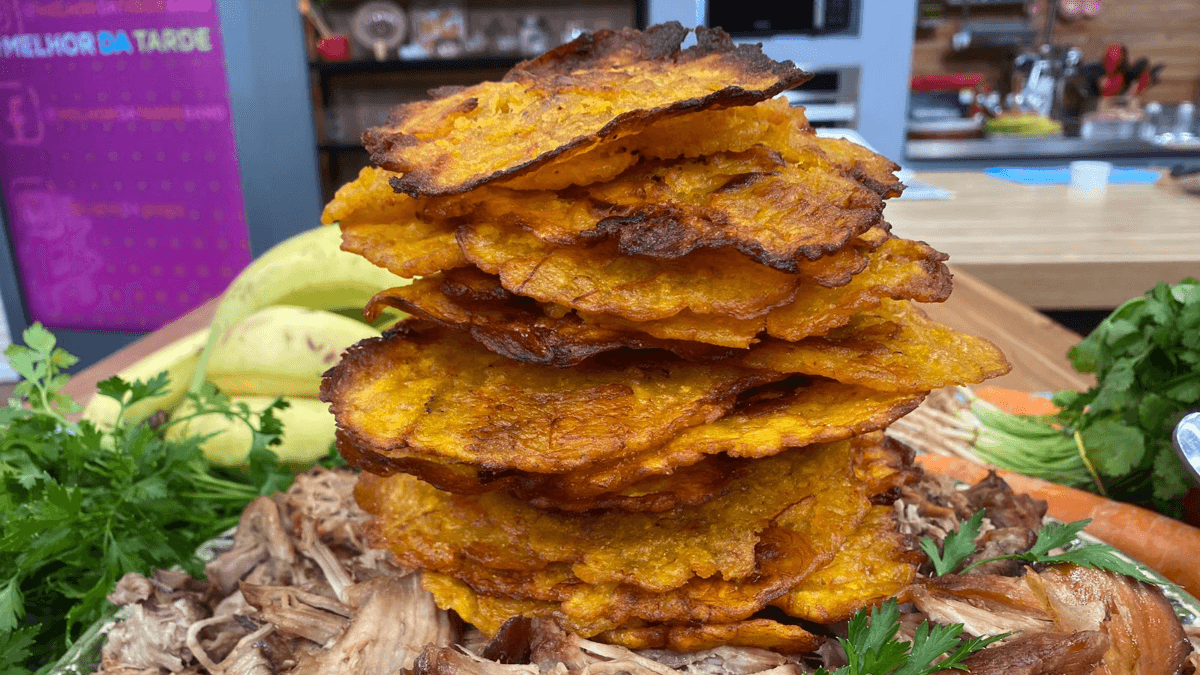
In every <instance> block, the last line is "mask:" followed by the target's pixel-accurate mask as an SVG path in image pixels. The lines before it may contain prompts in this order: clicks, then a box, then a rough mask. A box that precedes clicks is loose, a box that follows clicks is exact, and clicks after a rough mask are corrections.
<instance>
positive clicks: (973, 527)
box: [921, 510, 1162, 584]
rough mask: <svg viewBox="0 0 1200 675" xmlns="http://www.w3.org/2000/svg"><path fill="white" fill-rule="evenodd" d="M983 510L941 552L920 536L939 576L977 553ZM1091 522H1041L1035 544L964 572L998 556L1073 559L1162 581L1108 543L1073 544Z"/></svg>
mask: <svg viewBox="0 0 1200 675" xmlns="http://www.w3.org/2000/svg"><path fill="white" fill-rule="evenodd" d="M983 514H984V512H983V511H982V510H980V511H978V512H976V513H975V515H973V516H971V518H970V519H969V520H967V521H965V522H964V523H963V524H962V526H961V527H959V529H958V530H956V531H954V532H951V533H950V534H948V535H947V536H946V540H945V543H944V544H943V552H942V553H939V552H938V548H937V544H936V543H934V541H933V540H932V539H930V538H929V537H922V538H921V548H922V549H923V550H924V551H925V554H926V555H928V556H929V559H930V561H932V562H933V567H934V572H935V573H936V574H937V576H942V575H944V574H950V573H951V572H953V571H954V570H956V569H958V568H959V567H960V566H961V565H962V564H963V562H964V561H966V559H967V558H969V557H971V556H972V555H973V554H974V553H975V551H976V550H977V547H976V546H975V538H976V537H978V536H979V526H980V524H982V522H983ZM1090 522H1092V521H1091V520H1090V519H1088V520H1079V521H1076V522H1074V523H1047V524H1045V525H1043V526H1042V529H1040V530H1038V533H1037V541H1035V542H1034V544H1033V547H1032V548H1030V549H1029V550H1028V551H1027V552H1025V553H1013V554H1010V555H1001V556H996V557H994V558H986V559H984V560H979V561H976V562H974V563H972V564H971V565H968V566H967V567H966V568H964V569H963V570H962V572H963V573H966V572H969V571H971V570H973V569H975V568H976V567H979V566H980V565H983V564H986V563H990V562H995V561H997V560H1023V561H1025V562H1028V563H1030V564H1035V563H1040V564H1044V565H1055V564H1060V563H1071V564H1074V565H1079V566H1080V567H1087V568H1089V569H1095V570H1102V571H1105V572H1116V573H1117V574H1124V575H1125V576H1127V577H1132V578H1134V579H1137V580H1138V581H1144V582H1146V583H1149V584H1161V583H1162V582H1161V581H1158V580H1156V579H1154V578H1152V577H1150V576H1149V575H1147V574H1146V573H1145V572H1143V571H1142V570H1141V569H1140V568H1138V566H1137V565H1134V564H1133V563H1131V562H1129V561H1128V560H1125V559H1124V558H1122V557H1120V556H1119V555H1118V554H1117V551H1116V549H1114V548H1113V547H1111V546H1109V545H1107V544H1083V545H1079V546H1074V545H1073V544H1074V543H1075V542H1076V541H1077V537H1078V535H1079V533H1080V532H1082V531H1083V528H1085V527H1087V526H1088V523H1090ZM1055 549H1064V550H1063V551H1062V552H1060V553H1054V554H1052V553H1051V551H1054V550H1055Z"/></svg>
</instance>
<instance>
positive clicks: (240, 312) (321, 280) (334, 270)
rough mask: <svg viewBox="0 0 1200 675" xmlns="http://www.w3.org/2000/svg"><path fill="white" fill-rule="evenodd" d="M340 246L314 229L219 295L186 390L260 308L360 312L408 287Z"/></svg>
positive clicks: (326, 231)
mask: <svg viewBox="0 0 1200 675" xmlns="http://www.w3.org/2000/svg"><path fill="white" fill-rule="evenodd" d="M340 247H341V231H340V229H339V228H336V227H326V226H319V227H316V228H313V229H311V230H307V231H305V232H301V233H300V234H298V235H296V236H294V237H291V238H289V239H286V240H284V241H282V242H280V243H279V244H277V245H276V246H274V247H272V248H271V249H270V250H269V251H267V252H266V253H264V254H263V255H261V256H259V257H258V258H256V259H255V260H254V261H253V262H251V263H250V265H249V266H247V267H246V268H245V269H244V270H242V271H241V273H240V274H238V275H237V277H235V278H234V280H233V282H232V283H230V284H229V287H228V288H227V289H225V292H224V293H223V294H222V295H221V300H220V302H218V304H217V309H216V311H215V312H214V314H213V319H212V324H211V326H210V328H211V331H210V333H209V340H208V344H207V345H206V346H205V348H204V352H203V353H202V354H201V355H200V363H199V364H198V365H197V367H196V371H195V373H194V374H193V377H192V381H191V385H190V386H189V388H188V390H189V391H192V392H198V391H199V390H200V388H201V387H202V386H203V385H204V381H205V377H206V376H207V373H208V364H209V360H210V359H211V358H212V352H213V349H215V347H216V345H217V344H218V343H219V342H220V341H221V340H222V339H223V338H224V336H225V335H226V334H227V333H228V332H229V331H230V330H233V328H234V327H235V326H237V325H238V324H239V323H241V322H242V321H243V320H244V319H245V318H246V317H248V316H250V315H251V314H253V313H254V312H256V311H258V310H260V309H262V308H264V307H268V306H271V305H276V304H290V305H297V306H302V307H309V308H313V309H334V308H340V307H362V306H364V305H365V304H366V303H367V300H369V299H370V298H371V297H372V296H374V295H375V294H376V293H378V292H379V291H381V290H383V289H385V288H392V287H395V286H403V285H405V284H407V283H411V280H410V279H404V278H402V277H398V276H396V275H394V274H392V273H391V272H388V271H387V270H385V269H383V268H381V267H376V266H375V265H373V264H371V263H370V262H367V260H366V259H365V258H362V257H361V256H358V255H355V254H353V253H347V252H345V251H342V250H341V248H340Z"/></svg>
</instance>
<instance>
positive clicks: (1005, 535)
mask: <svg viewBox="0 0 1200 675" xmlns="http://www.w3.org/2000/svg"><path fill="white" fill-rule="evenodd" d="M895 509H896V515H897V517H898V519H899V521H900V531H901V532H903V533H904V534H910V535H914V536H916V537H918V538H920V537H930V538H931V539H933V540H934V541H938V542H940V541H942V540H943V539H945V538H946V535H947V534H949V533H950V532H952V531H954V530H957V529H958V528H959V526H960V525H962V522H963V521H964V520H967V519H968V518H970V517H971V516H973V515H974V514H975V512H976V511H979V510H980V509H983V510H984V511H985V512H986V514H987V515H986V516H985V518H984V520H983V525H982V526H981V527H980V528H979V537H978V538H977V539H976V540H975V543H976V545H977V546H978V547H979V548H978V550H977V551H976V552H975V554H974V555H972V556H971V557H970V558H968V559H967V561H966V564H968V565H970V564H972V563H974V562H975V561H977V560H986V559H988V558H995V557H997V556H1001V555H1008V554H1012V553H1021V552H1024V551H1028V550H1029V548H1030V547H1031V546H1033V543H1034V541H1035V540H1036V539H1037V531H1038V529H1039V528H1041V526H1042V519H1043V518H1044V517H1045V516H1046V502H1045V501H1043V500H1040V499H1034V498H1032V497H1030V496H1029V495H1019V494H1017V493H1015V492H1013V490H1012V488H1011V487H1009V485H1008V483H1005V482H1004V480H1003V479H1002V478H1000V477H999V476H997V475H996V472H995V471H991V472H988V476H987V478H985V479H983V480H982V481H980V482H979V483H976V484H975V485H973V486H971V487H969V488H966V489H959V488H958V487H957V486H956V485H955V483H954V481H953V480H951V479H949V478H947V477H945V476H937V475H934V474H929V473H925V474H923V475H922V476H921V478H920V479H919V480H918V481H916V482H914V483H912V484H910V485H906V486H903V487H901V488H900V497H899V499H897V500H896V501H895ZM1021 569H1022V568H1021V563H1020V562H1019V561H1016V560H997V561H995V562H990V563H986V564H984V565H981V566H979V567H978V568H976V571H977V572H978V573H980V574H1003V575H1009V576H1011V575H1015V574H1020V573H1021ZM932 570H933V567H932V565H931V564H930V563H928V562H926V563H925V564H924V565H923V566H922V567H921V572H923V573H925V574H929V573H930V572H931V571H932Z"/></svg>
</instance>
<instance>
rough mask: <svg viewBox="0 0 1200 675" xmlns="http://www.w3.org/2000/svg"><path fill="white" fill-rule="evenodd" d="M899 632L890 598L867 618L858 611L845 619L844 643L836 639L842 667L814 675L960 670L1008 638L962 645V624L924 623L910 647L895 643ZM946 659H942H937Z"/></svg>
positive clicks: (922, 674)
mask: <svg viewBox="0 0 1200 675" xmlns="http://www.w3.org/2000/svg"><path fill="white" fill-rule="evenodd" d="M899 631H900V607H899V605H898V604H897V602H896V599H895V598H891V599H889V600H888V601H886V602H884V603H883V604H882V605H880V606H879V607H876V608H873V609H871V610H870V611H869V612H867V611H865V610H859V611H858V612H855V614H854V616H853V617H852V618H851V619H850V624H849V626H848V631H847V637H846V638H845V639H842V638H838V642H840V643H841V645H842V649H844V650H845V652H846V661H847V665H845V666H842V667H841V668H838V669H837V670H835V671H833V673H832V674H831V673H829V671H827V670H825V669H824V668H821V669H818V670H817V674H818V675H928V674H929V673H936V672H939V671H942V670H948V669H950V668H955V667H957V666H959V665H961V663H962V660H963V659H964V658H966V657H967V656H970V655H971V654H974V653H975V652H977V651H979V650H981V649H983V648H985V647H987V646H988V645H990V644H992V643H993V642H996V641H998V640H1003V639H1004V638H1006V637H1008V634H1007V633H1006V634H1003V635H993V636H990V637H980V638H970V639H967V640H964V639H962V631H963V626H962V624H960V623H958V624H951V625H942V624H931V623H929V622H928V621H924V622H922V623H921V625H920V626H918V627H917V630H916V632H915V633H914V634H913V641H912V642H908V641H906V640H898V639H896V635H897V633H899ZM943 655H945V658H942V656H943Z"/></svg>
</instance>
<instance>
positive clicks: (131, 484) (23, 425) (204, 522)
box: [0, 324, 292, 675]
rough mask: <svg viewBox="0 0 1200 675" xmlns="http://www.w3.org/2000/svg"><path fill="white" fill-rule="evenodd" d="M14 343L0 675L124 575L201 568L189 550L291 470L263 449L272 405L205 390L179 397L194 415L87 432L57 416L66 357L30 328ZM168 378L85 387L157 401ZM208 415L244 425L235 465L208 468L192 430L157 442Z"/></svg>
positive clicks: (57, 645)
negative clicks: (244, 446) (247, 443)
mask: <svg viewBox="0 0 1200 675" xmlns="http://www.w3.org/2000/svg"><path fill="white" fill-rule="evenodd" d="M23 337H24V340H25V345H24V346H21V345H11V346H9V348H8V349H6V350H5V355H6V356H8V358H9V362H10V363H11V364H12V366H13V369H14V370H16V371H17V373H19V374H20V375H21V376H22V377H23V378H24V381H22V382H21V383H20V384H18V385H17V387H16V389H15V393H16V394H17V395H18V396H19V397H20V398H19V399H14V400H11V401H9V403H8V405H7V406H6V407H0V664H3V665H0V675H9V674H14V675H15V674H17V673H25V672H30V671H35V670H39V669H44V668H45V667H47V666H48V664H50V663H52V662H53V661H54V660H55V659H57V658H58V657H59V656H60V655H61V654H62V653H63V652H64V651H65V650H66V649H67V647H68V646H69V645H70V644H71V642H72V640H73V639H75V638H76V637H78V635H79V634H80V633H81V629H82V628H84V627H86V626H88V625H89V624H91V623H93V622H95V621H96V620H98V619H100V618H102V617H103V616H105V615H107V614H108V613H109V612H110V611H111V610H112V607H111V605H110V604H109V603H108V602H107V600H106V599H105V596H106V595H107V594H108V593H110V592H112V589H113V587H114V586H115V584H116V582H117V581H118V580H119V579H120V578H121V577H122V576H123V575H124V574H125V573H127V572H140V573H142V574H148V573H150V571H151V570H153V569H156V568H159V569H162V568H172V567H176V566H178V567H180V568H182V569H184V570H186V571H188V572H191V573H193V574H200V573H201V572H202V565H201V563H200V562H199V561H198V560H196V559H195V557H194V551H195V550H196V547H197V546H199V545H200V544H201V543H203V542H204V541H207V540H208V539H211V538H212V537H213V536H215V535H217V534H219V533H221V532H222V531H224V530H226V529H228V528H229V527H231V526H233V525H234V524H236V523H237V518H238V516H239V514H240V513H241V511H242V509H243V508H244V507H245V505H246V504H247V503H248V502H249V501H250V500H252V499H254V498H255V497H257V496H258V495H261V494H271V493H272V492H274V491H276V490H283V489H286V488H287V487H288V486H289V485H290V484H291V481H292V474H291V472H290V471H288V470H287V469H286V468H285V467H282V466H281V465H280V464H279V461H278V457H277V456H276V455H275V453H274V452H273V451H271V449H270V447H271V446H272V445H275V444H278V443H279V442H280V437H281V433H282V425H281V424H280V422H279V419H278V418H277V417H276V416H275V414H274V413H275V412H276V411H278V410H281V409H283V408H284V407H286V406H287V405H288V404H287V402H286V401H283V400H282V399H280V400H277V401H275V402H274V403H273V404H272V405H271V406H269V407H268V408H267V410H265V411H263V412H261V413H260V414H253V413H252V412H251V411H250V410H249V408H248V407H246V406H244V405H242V406H238V405H231V403H230V401H229V399H228V398H227V397H226V396H224V395H222V394H221V393H220V392H218V391H217V390H216V389H214V388H212V387H207V388H205V389H204V390H203V391H201V392H199V393H198V394H194V395H192V396H191V403H192V409H193V412H192V413H191V414H190V415H187V416H181V417H179V418H178V419H174V420H170V421H168V422H165V423H164V424H162V425H160V426H158V427H157V428H152V427H151V426H149V425H147V424H144V423H143V424H136V425H131V424H126V423H124V422H122V421H121V420H122V417H121V416H118V418H117V423H116V424H115V425H114V427H113V428H111V429H107V428H99V427H97V426H96V425H94V424H92V423H90V422H87V421H83V422H79V423H74V422H72V421H70V420H69V419H68V417H67V416H68V415H69V414H71V413H73V412H78V411H79V409H80V408H79V406H78V405H77V404H76V403H75V402H74V401H72V400H71V398H70V397H69V396H67V395H66V394H65V393H64V392H63V391H62V388H63V386H64V385H65V384H66V383H67V381H68V378H69V376H68V375H67V374H66V373H65V372H63V371H64V370H65V369H66V368H69V367H70V366H72V365H74V364H75V363H76V362H77V359H76V358H75V357H73V356H71V355H70V354H68V353H67V352H65V351H64V350H62V349H61V348H59V347H57V345H56V340H55V338H54V336H53V335H52V334H51V333H50V332H49V331H47V330H46V329H45V328H43V327H42V326H40V325H38V324H34V325H33V326H32V327H30V328H29V329H28V330H27V331H25V333H24V336H23ZM167 384H168V382H167V376H166V374H165V373H164V374H161V375H158V376H157V377H154V378H151V379H150V380H149V381H148V382H132V383H131V382H125V381H124V380H121V379H120V378H116V377H114V378H111V379H109V380H106V381H104V382H101V383H100V384H99V385H98V386H97V394H98V395H100V396H108V397H111V398H114V399H116V400H117V401H118V402H119V403H120V404H121V410H122V413H121V414H122V416H123V414H124V411H125V410H126V409H127V408H128V407H129V406H131V405H133V404H135V403H137V402H138V401H142V400H145V399H148V398H153V397H157V396H161V395H163V394H164V389H165V387H166V386H167ZM212 413H219V414H223V415H226V416H228V417H230V418H233V419H237V420H240V421H242V422H243V423H245V424H246V425H247V426H248V427H249V428H250V429H251V430H252V437H253V446H252V449H251V452H250V458H249V467H248V469H246V470H243V471H239V472H233V471H220V470H217V469H215V468H213V467H212V466H210V465H209V464H208V463H207V462H206V461H205V459H204V456H203V453H202V451H201V449H200V446H201V443H202V442H203V441H204V440H205V438H204V437H196V436H193V437H186V438H183V439H180V440H167V439H166V438H165V437H164V431H165V430H166V429H167V428H168V427H169V426H171V425H174V424H182V423H183V422H184V421H186V420H187V419H190V418H191V417H193V416H198V415H203V414H212Z"/></svg>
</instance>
